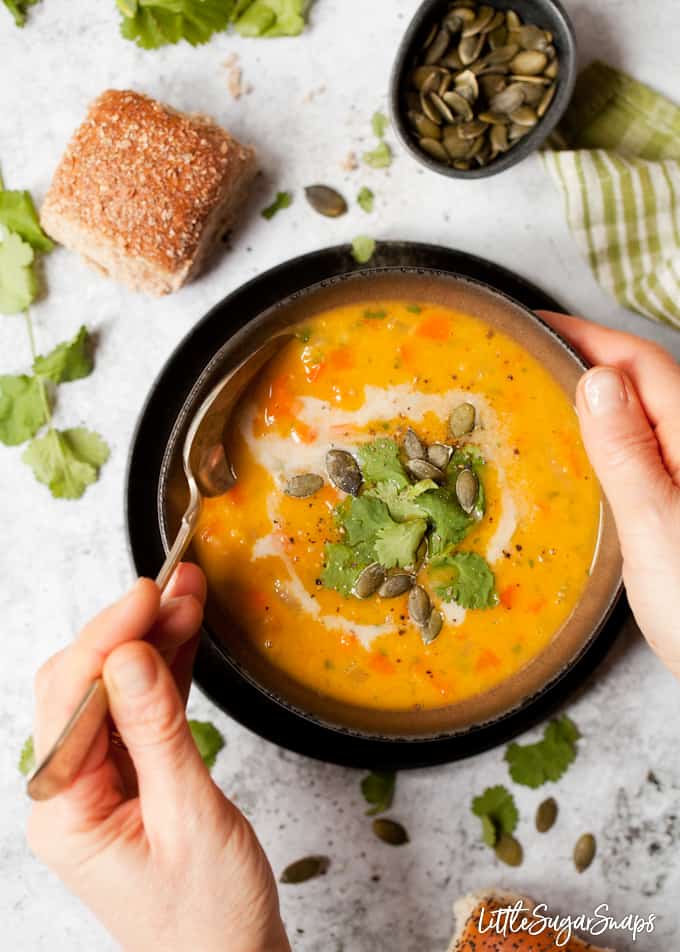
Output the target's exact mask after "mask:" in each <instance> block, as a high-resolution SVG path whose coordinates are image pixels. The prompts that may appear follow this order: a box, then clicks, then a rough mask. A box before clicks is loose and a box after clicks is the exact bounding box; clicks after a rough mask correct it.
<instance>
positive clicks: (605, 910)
mask: <svg viewBox="0 0 680 952" xmlns="http://www.w3.org/2000/svg"><path fill="white" fill-rule="evenodd" d="M656 918H657V917H656V916H655V915H649V916H639V915H636V914H634V913H629V914H628V915H625V916H623V918H621V919H617V918H616V917H615V916H612V915H610V912H609V906H608V905H607V903H606V902H603V903H600V905H599V906H598V907H597V908H596V909H595V910H594V911H593V913H592V915H586V914H582V915H579V916H558V915H550V913H549V910H548V907H547V906H546V904H545V903H539V904H538V905H536V906H534V907H533V909H529V908H528V907H527V906H525V905H524V903H523V901H522V900H521V899H518V901H517V902H516V903H515V905H514V906H503V907H502V908H496V909H487V908H486V906H482V907H481V909H480V912H479V932H480V934H484V933H485V932H495V933H496V934H497V935H499V936H503V937H505V938H507V937H508V936H512V935H515V934H517V933H518V932H525V933H528V934H529V935H532V936H537V935H542V934H543V933H546V932H548V933H552V935H551V939H552V941H553V942H554V944H555V946H556V948H558V949H562V948H564V946H566V945H567V943H568V942H570V941H571V939H572V938H573V937H574V935H575V934H576V933H578V932H580V933H582V934H584V935H588V936H590V937H591V938H595V937H597V936H601V935H604V933H605V932H627V933H629V934H630V936H631V938H632V940H633V942H635V941H636V939H637V938H638V937H639V936H641V935H648V934H650V933H652V932H654V923H655V921H656Z"/></svg>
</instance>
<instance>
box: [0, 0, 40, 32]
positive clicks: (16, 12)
mask: <svg viewBox="0 0 680 952" xmlns="http://www.w3.org/2000/svg"><path fill="white" fill-rule="evenodd" d="M2 2H3V3H4V4H5V6H6V7H7V9H8V10H9V12H10V13H11V14H12V16H13V17H14V22H15V23H16V25H17V26H23V25H24V23H25V22H26V14H27V13H28V9H27V8H28V7H32V6H34V5H35V4H36V3H39V2H40V0H2Z"/></svg>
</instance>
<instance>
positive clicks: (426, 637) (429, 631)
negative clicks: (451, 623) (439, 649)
mask: <svg viewBox="0 0 680 952" xmlns="http://www.w3.org/2000/svg"><path fill="white" fill-rule="evenodd" d="M443 624H444V618H443V616H442V613H441V612H438V611H436V610H435V611H433V612H431V614H430V617H429V618H428V620H427V624H426V625H425V627H424V628H423V629H422V631H421V637H422V639H423V644H424V645H431V644H432V642H433V641H434V640H435V638H437V637H438V636H439V633H440V632H441V630H442V626H443Z"/></svg>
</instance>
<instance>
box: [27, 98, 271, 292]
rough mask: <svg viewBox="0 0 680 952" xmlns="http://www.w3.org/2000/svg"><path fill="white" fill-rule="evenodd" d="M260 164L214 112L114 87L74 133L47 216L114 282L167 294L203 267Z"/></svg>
mask: <svg viewBox="0 0 680 952" xmlns="http://www.w3.org/2000/svg"><path fill="white" fill-rule="evenodd" d="M255 171H256V169H255V152H254V150H253V149H251V148H249V147H247V146H242V145H241V144H240V143H239V142H237V141H236V140H235V139H233V138H232V137H231V136H230V135H229V133H228V132H226V131H225V130H224V129H222V128H221V127H220V126H218V125H216V124H215V123H214V122H213V121H212V120H211V119H209V118H206V117H204V116H194V115H186V114H183V113H180V112H177V111H176V110H174V109H171V108H170V107H169V106H165V105H163V104H162V103H159V102H157V101H156V100H154V99H150V98H149V97H148V96H143V95H141V94H140V93H135V92H130V91H127V90H115V89H110V90H108V91H107V92H105V93H103V94H102V95H101V96H99V98H98V99H96V100H95V101H94V102H93V103H92V105H91V106H90V109H89V111H88V114H87V117H86V119H85V121H84V122H83V123H82V125H81V126H80V127H79V128H78V129H77V131H76V133H75V135H74V136H73V138H72V140H71V142H70V144H69V146H68V148H67V149H66V152H65V154H64V156H63V158H62V160H61V162H60V163H59V166H58V168H57V170H56V172H55V174H54V178H53V180H52V184H51V186H50V189H49V191H48V193H47V197H46V198H45V202H44V204H43V207H42V210H41V215H40V219H41V222H42V225H43V228H44V229H45V231H46V232H47V233H48V234H49V235H50V236H51V237H52V238H54V239H55V241H58V242H60V243H61V244H63V245H66V247H67V248H71V249H72V250H74V251H77V252H79V253H80V254H81V255H82V256H83V258H85V260H86V261H88V262H89V263H90V264H92V265H93V266H94V267H96V268H98V269H99V270H100V271H102V272H104V274H107V275H110V277H112V278H113V279H114V280H116V281H120V282H122V283H123V284H126V285H127V286H128V287H130V288H132V289H133V290H137V291H146V292H148V293H150V294H168V293H169V292H171V291H176V290H177V289H178V288H180V287H181V286H182V285H183V284H185V283H186V282H187V281H188V280H189V279H190V278H192V277H193V276H194V275H195V274H196V273H197V272H198V270H199V269H200V267H201V265H202V264H203V262H204V261H205V258H206V257H207V255H208V253H209V251H210V249H211V247H212V246H213V244H214V243H215V242H216V241H217V240H218V239H219V238H220V237H221V236H222V234H223V233H224V231H225V230H226V229H227V228H228V227H229V225H230V224H231V223H232V222H233V219H234V213H235V212H236V210H237V209H238V206H239V205H240V203H241V202H242V200H243V197H244V195H245V192H246V190H247V187H248V185H249V183H250V181H251V180H252V178H253V176H254V175H255Z"/></svg>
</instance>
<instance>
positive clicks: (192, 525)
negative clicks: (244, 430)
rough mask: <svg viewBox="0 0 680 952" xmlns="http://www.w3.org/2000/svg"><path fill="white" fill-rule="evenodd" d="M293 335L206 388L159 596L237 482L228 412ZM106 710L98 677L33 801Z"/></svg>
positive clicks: (84, 750) (71, 776) (46, 794)
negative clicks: (215, 504) (205, 511)
mask: <svg viewBox="0 0 680 952" xmlns="http://www.w3.org/2000/svg"><path fill="white" fill-rule="evenodd" d="M292 336H293V335H292V334H287V333H282V334H278V335H276V336H274V337H272V338H270V340H268V341H267V343H266V344H264V345H263V346H262V347H260V348H259V350H256V351H255V352H254V353H252V354H251V355H250V356H249V357H247V358H246V359H245V360H244V361H243V362H242V363H241V364H239V365H238V366H237V367H236V368H235V369H234V370H232V371H230V372H229V373H228V374H227V375H226V376H225V377H223V378H222V380H220V382H219V383H218V384H217V386H216V387H215V388H214V389H213V390H211V392H210V393H209V394H208V396H207V397H206V399H205V400H204V401H203V403H202V404H201V406H200V407H199V409H198V411H197V412H196V415H195V416H194V418H193V420H192V421H191V424H190V426H189V429H188V430H187V434H186V436H185V438H184V445H183V448H182V464H183V467H184V474H185V476H186V479H187V483H188V485H189V502H188V505H187V508H186V511H185V513H184V515H183V517H182V522H181V524H180V527H179V530H178V532H177V536H176V538H175V541H174V543H173V545H172V548H171V549H170V551H169V552H168V555H167V558H166V560H165V562H164V563H163V566H162V568H161V570H160V572H159V573H158V576H157V578H156V584H157V585H158V587H159V589H160V590H161V592H162V591H163V589H164V588H165V587H166V585H167V584H168V581H169V580H170V576H171V575H172V573H173V572H174V570H175V569H176V568H177V565H178V564H179V562H180V560H181V558H182V556H183V555H184V553H185V552H186V550H187V547H188V545H189V543H190V542H191V539H192V537H193V535H194V532H195V531H196V526H197V524H198V517H199V515H200V513H201V506H202V503H203V499H204V498H206V497H211V496H221V495H222V494H223V493H225V492H227V490H229V489H231V487H232V486H233V485H234V483H235V482H236V475H235V473H234V471H233V469H232V467H231V464H230V462H229V460H228V459H227V456H226V453H225V450H224V436H225V432H226V429H227V426H228V425H229V422H230V419H231V414H232V411H233V409H234V407H235V405H236V403H237V402H238V400H239V398H240V397H241V395H242V394H243V391H244V390H245V389H246V387H247V386H248V384H249V383H250V382H251V380H252V379H253V377H255V375H256V374H257V373H259V371H260V370H261V369H262V368H263V367H264V365H265V364H266V363H267V362H268V361H270V360H271V359H272V357H273V356H274V355H275V354H276V353H278V351H279V350H280V349H281V347H283V345H284V344H286V343H287V342H288V341H289V340H290V339H291V338H292ZM108 710H109V701H108V697H107V694H106V687H105V686H104V681H103V679H102V678H97V679H96V680H95V681H93V682H92V684H91V685H90V686H89V688H88V689H87V691H86V692H85V694H84V695H83V697H82V699H81V701H80V703H79V704H78V705H77V706H76V709H75V711H74V712H73V714H72V715H71V717H70V718H69V720H68V721H67V723H66V725H65V727H64V729H63V730H62V731H61V733H60V734H59V736H58V737H57V739H56V741H55V742H54V744H53V745H52V747H51V748H50V750H49V751H48V752H47V754H46V755H45V756H44V757H43V759H42V760H41V762H40V763H39V764H38V766H37V767H36V769H35V770H34V771H33V773H32V774H31V776H30V777H29V778H28V783H27V786H26V790H27V792H28V795H29V796H30V797H31V798H32V799H33V800H49V799H51V798H52V797H55V796H57V794H59V793H61V792H62V791H63V790H65V789H66V788H67V787H69V786H70V785H71V783H73V781H74V780H75V778H76V777H77V775H78V771H79V770H80V768H81V767H82V765H83V763H84V761H85V758H86V756H87V754H88V752H89V750H90V747H91V746H92V743H93V742H94V739H95V737H96V736H97V734H98V733H99V729H100V727H101V726H102V724H103V723H104V720H105V719H106V716H107V714H108Z"/></svg>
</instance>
